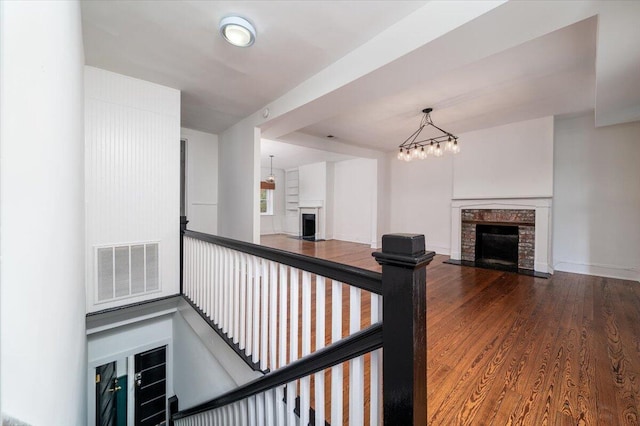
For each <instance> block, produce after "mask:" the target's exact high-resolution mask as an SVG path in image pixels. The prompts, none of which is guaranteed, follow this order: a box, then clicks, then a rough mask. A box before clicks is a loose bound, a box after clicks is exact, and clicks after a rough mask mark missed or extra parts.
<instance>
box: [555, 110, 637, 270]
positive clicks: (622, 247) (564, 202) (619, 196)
mask: <svg viewBox="0 0 640 426" xmlns="http://www.w3.org/2000/svg"><path fill="white" fill-rule="evenodd" d="M555 138H556V141H555V167H554V169H555V184H554V194H555V196H554V201H553V230H554V231H553V259H554V268H555V269H556V270H559V271H569V272H578V273H587V274H593V275H603V276H612V277H620V278H626V279H633V280H640V166H639V164H640V123H637V122H636V123H631V124H620V125H615V126H608V127H601V128H597V129H596V128H595V127H594V119H593V115H592V114H589V115H584V116H580V117H576V118H569V119H559V120H556V123H555Z"/></svg>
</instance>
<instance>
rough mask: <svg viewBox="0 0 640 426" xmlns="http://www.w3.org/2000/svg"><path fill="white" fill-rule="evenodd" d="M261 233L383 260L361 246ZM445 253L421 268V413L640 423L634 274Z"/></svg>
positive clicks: (306, 247) (485, 420)
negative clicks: (529, 269)
mask: <svg viewBox="0 0 640 426" xmlns="http://www.w3.org/2000/svg"><path fill="white" fill-rule="evenodd" d="M262 244H264V245H267V246H271V247H277V248H282V249H285V250H290V251H294V252H298V253H302V254H307V255H311V256H316V257H321V258H325V259H330V260H335V261H338V262H343V263H347V264H350V265H354V266H359V267H362V268H367V269H372V270H377V271H379V270H380V268H379V266H378V265H377V264H376V262H375V260H374V259H373V258H372V257H371V252H372V250H371V249H370V248H369V247H368V246H366V245H361V244H354V243H347V242H342V241H325V242H318V243H312V242H307V241H300V240H295V239H291V238H288V237H286V236H281V235H276V236H263V237H262ZM443 260H446V257H445V256H440V255H439V256H436V259H435V260H434V261H433V262H432V263H431V264H430V265H429V266H428V267H427V330H428V340H427V360H428V368H427V405H428V418H429V424H433V425H452V424H456V425H458V424H459V425H515V424H517V425H544V424H548V425H637V424H640V417H639V415H638V412H639V411H640V408H639V407H640V283H638V282H632V281H624V280H617V279H611V278H602V277H592V276H586V275H576V274H568V273H562V272H558V273H556V274H554V275H553V277H552V278H551V279H548V280H546V279H541V278H533V277H528V276H523V275H517V274H514V273H509V272H500V271H491V270H485V269H477V268H471V267H461V266H455V265H448V264H444V263H442V261H443Z"/></svg>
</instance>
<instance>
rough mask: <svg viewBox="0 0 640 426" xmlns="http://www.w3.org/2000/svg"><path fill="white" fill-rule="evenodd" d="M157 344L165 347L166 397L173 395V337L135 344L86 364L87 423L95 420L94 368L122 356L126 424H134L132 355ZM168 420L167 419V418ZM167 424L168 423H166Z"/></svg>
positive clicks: (92, 422)
mask: <svg viewBox="0 0 640 426" xmlns="http://www.w3.org/2000/svg"><path fill="white" fill-rule="evenodd" d="M159 346H166V347H167V397H169V396H171V395H173V394H174V393H173V339H172V338H167V339H159V340H155V341H153V342H151V343H145V344H144V345H140V346H136V347H135V348H130V349H127V350H123V351H120V352H117V353H113V354H110V355H107V356H104V357H101V358H98V359H95V360H91V361H89V362H88V365H87V367H88V368H87V422H88V423H87V424H88V425H94V424H95V421H96V368H97V367H99V366H101V365H103V364H107V363H109V362H114V361H115V362H117V361H118V360H122V359H123V358H126V359H127V424H134V419H135V418H134V412H133V407H134V402H135V401H134V398H135V397H134V387H133V386H135V380H133V375H134V373H133V371H134V369H135V366H134V358H133V357H134V356H135V355H136V354H139V353H141V352H145V351H148V350H151V349H155V348H157V347H159ZM167 420H168V419H167ZM167 424H168V423H167Z"/></svg>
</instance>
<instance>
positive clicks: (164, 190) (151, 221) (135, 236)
mask: <svg viewBox="0 0 640 426" xmlns="http://www.w3.org/2000/svg"><path fill="white" fill-rule="evenodd" d="M85 197H86V271H87V275H86V286H87V312H94V311H98V310H102V309H106V308H110V307H113V306H119V305H123V304H128V303H133V302H138V301H141V300H146V299H149V298H154V297H161V296H164V295H169V294H175V293H177V292H178V291H179V216H180V204H179V199H180V92H179V91H178V90H175V89H171V88H168V87H164V86H160V85H157V84H153V83H149V82H146V81H142V80H138V79H134V78H131V77H127V76H123V75H120V74H115V73H112V72H108V71H105V70H101V69H98V68H93V67H85ZM149 241H157V242H159V244H160V255H159V256H160V258H159V263H160V286H161V290H160V292H156V293H154V294H148V295H142V296H136V297H129V298H125V299H120V300H118V301H111V302H106V303H99V304H97V303H96V300H97V298H96V277H95V274H96V271H95V248H96V247H98V246H108V245H118V244H127V245H128V244H132V243H141V242H149Z"/></svg>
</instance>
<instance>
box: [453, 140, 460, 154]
mask: <svg viewBox="0 0 640 426" xmlns="http://www.w3.org/2000/svg"><path fill="white" fill-rule="evenodd" d="M451 151H452V152H453V153H454V154H457V153H459V152H460V145H458V139H456V140H454V141H453V148H451Z"/></svg>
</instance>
